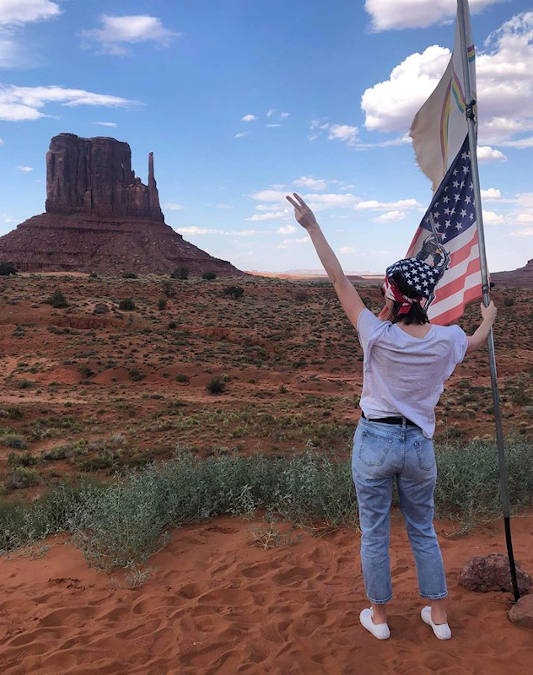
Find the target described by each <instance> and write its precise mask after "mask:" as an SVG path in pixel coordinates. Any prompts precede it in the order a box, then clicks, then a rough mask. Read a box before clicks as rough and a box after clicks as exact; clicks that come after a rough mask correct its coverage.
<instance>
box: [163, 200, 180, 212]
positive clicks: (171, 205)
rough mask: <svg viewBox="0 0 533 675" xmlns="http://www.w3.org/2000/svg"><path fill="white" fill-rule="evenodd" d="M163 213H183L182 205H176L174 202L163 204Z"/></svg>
mask: <svg viewBox="0 0 533 675" xmlns="http://www.w3.org/2000/svg"><path fill="white" fill-rule="evenodd" d="M163 208H164V209H165V211H183V209H184V206H183V205H182V204H176V202H167V203H166V204H163Z"/></svg>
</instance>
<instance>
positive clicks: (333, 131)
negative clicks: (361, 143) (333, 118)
mask: <svg viewBox="0 0 533 675" xmlns="http://www.w3.org/2000/svg"><path fill="white" fill-rule="evenodd" d="M358 133H359V131H358V129H357V127H352V126H350V125H349V124H332V125H330V127H329V135H328V138H329V140H330V141H342V142H343V143H347V144H348V145H353V144H354V143H355V141H356V140H357V134H358Z"/></svg>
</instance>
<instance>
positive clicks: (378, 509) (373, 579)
mask: <svg viewBox="0 0 533 675" xmlns="http://www.w3.org/2000/svg"><path fill="white" fill-rule="evenodd" d="M352 475H353V480H354V483H355V490H356V493H357V503H358V506H359V523H360V527H361V563H362V568H363V577H364V580H365V590H366V594H367V596H368V599H369V600H370V601H371V602H372V603H374V604H384V603H386V602H388V601H389V600H390V599H391V598H392V583H391V572H390V560H389V543H390V508H391V502H392V487H393V481H396V485H397V487H398V493H399V497H400V508H401V510H402V513H403V516H404V519H405V524H406V527H407V534H408V536H409V542H410V544H411V549H412V551H413V555H414V558H415V563H416V571H417V576H418V587H419V590H420V595H421V596H422V597H424V598H428V599H430V600H439V599H441V598H444V597H446V595H447V589H446V576H445V572H444V564H443V561H442V555H441V552H440V548H439V543H438V541H437V535H436V533H435V528H434V527H433V515H434V501H433V492H434V489H435V482H436V479H437V465H436V463H435V452H434V449H433V441H431V440H430V439H427V438H425V437H424V436H423V435H422V432H421V430H420V429H419V428H418V427H414V426H406V425H405V424H397V425H396V424H384V423H381V422H372V421H371V420H366V419H363V418H361V420H360V421H359V423H358V426H357V429H356V431H355V435H354V442H353V451H352Z"/></svg>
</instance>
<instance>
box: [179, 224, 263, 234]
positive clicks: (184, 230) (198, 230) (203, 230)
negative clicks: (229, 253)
mask: <svg viewBox="0 0 533 675" xmlns="http://www.w3.org/2000/svg"><path fill="white" fill-rule="evenodd" d="M179 231H180V234H193V235H204V234H217V235H220V236H223V237H253V236H255V235H256V234H264V233H263V232H260V231H259V230H217V229H215V228H210V227H197V226H196V225H190V226H189V227H180V229H179Z"/></svg>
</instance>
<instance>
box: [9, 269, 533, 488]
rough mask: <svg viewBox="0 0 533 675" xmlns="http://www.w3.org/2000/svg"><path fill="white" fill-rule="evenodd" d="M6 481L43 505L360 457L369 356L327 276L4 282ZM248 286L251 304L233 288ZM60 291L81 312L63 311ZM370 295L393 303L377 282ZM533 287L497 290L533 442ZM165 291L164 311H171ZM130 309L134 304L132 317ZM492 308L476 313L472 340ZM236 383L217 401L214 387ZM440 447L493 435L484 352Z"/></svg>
mask: <svg viewBox="0 0 533 675" xmlns="http://www.w3.org/2000/svg"><path fill="white" fill-rule="evenodd" d="M0 283H1V284H2V286H1V294H0V323H1V324H2V326H1V329H2V352H3V354H2V362H1V363H0V377H1V378H2V385H3V402H2V405H1V407H0V484H1V485H2V486H3V491H4V496H5V498H7V499H12V498H13V495H14V494H16V495H17V496H24V497H26V498H32V497H34V496H35V495H36V494H38V493H40V492H42V491H43V490H44V489H45V487H47V486H53V485H55V484H58V483H60V482H61V481H63V480H64V477H65V476H66V475H67V476H71V477H73V478H74V479H80V478H83V477H85V476H88V475H89V476H90V475H96V476H98V477H105V476H110V475H112V474H114V473H116V472H117V470H121V469H122V468H123V467H131V466H139V465H143V464H145V463H146V462H149V461H151V460H153V459H158V458H168V457H170V456H172V454H173V452H174V450H175V448H176V446H177V445H178V444H180V445H182V446H186V447H188V448H190V449H191V450H193V451H194V452H196V453H198V454H200V455H201V456H213V455H214V456H223V455H225V454H228V453H234V452H236V453H238V454H247V455H248V454H258V453H259V454H261V453H264V454H268V455H270V456H290V455H292V454H300V453H302V452H303V451H304V450H305V449H306V448H315V449H317V450H318V451H319V452H321V453H324V454H325V455H326V456H330V457H339V456H340V457H346V456H347V453H348V452H349V449H350V445H351V437H352V433H353V426H354V422H355V420H356V419H357V417H358V412H357V401H358V397H359V394H360V385H361V370H362V368H361V366H362V363H361V361H362V353H361V349H360V347H359V344H358V342H357V339H356V336H355V333H354V331H353V329H352V328H351V326H350V325H349V323H348V321H347V320H346V319H345V317H344V315H343V313H342V311H341V309H340V308H339V306H338V302H337V300H336V298H335V295H334V292H333V290H332V288H331V287H330V285H329V283H327V282H325V281H287V280H281V279H263V278H257V277H250V278H244V279H243V278H239V279H237V280H228V279H225V280H221V279H216V280H209V281H208V280H203V279H201V278H190V279H188V280H178V279H170V278H163V277H155V276H154V277H142V278H137V279H124V278H108V277H96V278H91V277H88V276H76V277H72V276H66V275H65V276H60V275H54V276H46V275H27V276H17V277H12V278H2V279H1V281H0ZM237 287H239V288H241V289H242V291H243V292H242V294H239V293H236V292H233V291H232V292H229V291H227V289H228V288H230V289H231V288H237ZM57 290H59V291H60V292H61V293H62V295H63V296H64V298H65V300H66V302H67V303H68V306H66V307H62V308H54V307H52V306H51V305H50V304H48V301H49V298H50V297H51V296H52V295H53V294H54V292H55V291H57ZM361 293H362V295H363V296H364V297H365V299H366V300H367V302H368V303H369V304H370V306H371V308H372V309H377V308H378V307H379V305H380V294H379V290H378V288H377V286H375V287H372V286H368V287H364V288H362V289H361ZM531 295H532V293H531V291H515V290H512V291H511V290H509V291H507V290H505V289H503V290H496V291H495V294H494V297H495V301H496V303H497V304H498V305H499V308H500V313H499V319H498V324H497V326H496V329H495V341H496V349H497V355H498V372H499V377H500V391H501V400H502V406H503V411H504V414H505V425H504V426H505V431H506V433H513V434H515V435H518V436H520V437H523V438H529V437H531V431H532V425H531V412H532V410H533V407H532V406H533V403H532V395H533V387H532V383H531V382H532V380H531V374H532V366H533V357H532V353H533V350H532V340H533V338H532V335H533V332H532V331H531V325H532V312H531V309H530V307H531ZM162 297H164V298H165V300H166V302H165V303H164V306H163V305H162V303H161V302H160V300H161V298H162ZM127 299H131V300H132V301H133V303H134V307H135V309H128V310H121V309H120V306H121V301H122V306H123V307H124V303H123V301H124V300H127ZM477 317H478V309H477V308H476V307H474V308H471V309H469V311H468V312H467V314H466V316H465V318H464V319H463V322H462V323H463V325H464V327H465V328H466V329H467V330H470V329H471V328H472V327H473V326H474V325H475V322H476V321H477ZM214 381H218V382H223V383H224V386H223V387H222V391H215V392H212V391H211V390H210V383H212V382H214ZM438 418H439V424H438V427H437V441H439V440H440V441H449V440H470V439H473V438H476V437H480V438H483V439H490V438H492V437H493V436H494V433H493V420H492V404H491V393H490V376H489V369H488V363H487V353H486V351H483V350H482V351H480V352H479V353H476V354H473V355H472V356H470V357H468V359H467V361H466V362H465V364H463V365H462V366H460V367H459V368H458V369H457V372H456V374H455V375H454V376H453V378H452V380H451V381H450V385H449V387H448V389H447V391H446V392H445V394H444V395H443V397H442V400H441V403H440V404H439V410H438Z"/></svg>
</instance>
